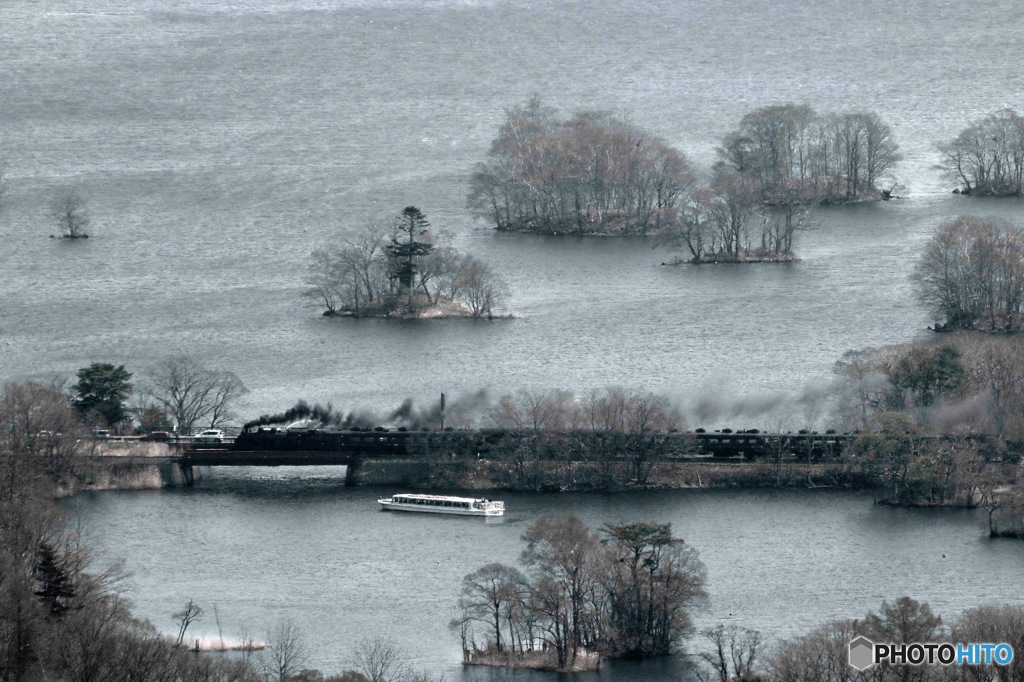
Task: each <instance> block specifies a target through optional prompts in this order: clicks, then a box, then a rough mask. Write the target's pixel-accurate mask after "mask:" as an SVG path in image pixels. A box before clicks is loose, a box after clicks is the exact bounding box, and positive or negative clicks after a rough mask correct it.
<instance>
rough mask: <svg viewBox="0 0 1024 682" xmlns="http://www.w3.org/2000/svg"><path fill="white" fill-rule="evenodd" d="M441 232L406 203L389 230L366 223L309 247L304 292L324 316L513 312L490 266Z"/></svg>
mask: <svg viewBox="0 0 1024 682" xmlns="http://www.w3.org/2000/svg"><path fill="white" fill-rule="evenodd" d="M449 241H450V240H449V237H448V235H447V234H445V233H443V232H442V233H441V234H439V235H436V236H435V235H432V234H431V232H430V223H429V222H428V221H427V217H426V216H425V215H424V214H423V213H422V212H421V211H420V210H419V209H418V208H416V207H415V206H407V207H406V208H405V209H403V210H402V212H401V213H400V214H399V215H398V216H396V217H395V219H394V222H393V224H392V226H391V228H390V229H384V228H381V227H378V226H376V225H370V226H369V227H367V228H365V229H364V230H363V232H361V233H360V234H359V235H357V236H356V237H355V238H349V239H346V240H345V241H344V242H342V244H341V245H340V246H338V247H335V248H321V249H317V250H315V251H314V252H313V254H312V256H311V259H310V264H309V269H308V272H307V276H306V280H305V281H306V284H307V285H309V289H307V291H306V296H307V297H309V298H311V299H313V300H315V301H316V302H317V304H322V305H323V306H324V307H325V308H326V310H325V311H324V313H323V314H324V316H326V317H379V318H388V319H390V318H397V319H442V318H485V319H489V320H490V319H495V318H501V317H511V314H509V313H507V312H505V313H503V312H500V311H499V308H500V307H501V306H502V304H503V302H504V300H505V295H506V291H507V287H506V285H505V283H504V281H503V280H502V279H501V277H499V276H498V275H497V274H496V273H495V272H494V271H493V270H491V269H490V267H488V265H487V264H486V263H484V262H482V261H480V260H479V259H477V258H475V257H473V256H471V255H464V254H461V253H459V251H458V250H457V249H456V248H455V247H453V246H451V245H450V243H449Z"/></svg>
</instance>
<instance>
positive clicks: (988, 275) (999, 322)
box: [917, 216, 1024, 332]
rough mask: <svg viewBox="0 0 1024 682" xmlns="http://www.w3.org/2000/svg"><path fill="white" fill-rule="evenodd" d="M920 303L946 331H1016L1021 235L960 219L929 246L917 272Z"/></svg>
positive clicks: (1020, 320)
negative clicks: (942, 321) (930, 309)
mask: <svg viewBox="0 0 1024 682" xmlns="http://www.w3.org/2000/svg"><path fill="white" fill-rule="evenodd" d="M917 276H918V281H919V282H920V286H921V296H922V298H923V300H924V301H925V302H926V303H928V304H930V305H931V306H932V307H933V308H934V310H935V312H936V313H937V314H939V315H942V316H944V317H945V318H946V322H945V327H946V328H949V329H973V328H987V330H988V331H993V332H994V331H1005V332H1015V331H1020V330H1021V328H1022V325H1024V230H1021V229H1020V228H1019V227H1015V226H1011V225H1007V224H1003V223H999V222H996V221H991V220H983V219H980V218H975V217H973V216H961V217H959V218H957V219H955V220H953V221H951V222H949V223H947V224H946V225H945V226H943V229H942V230H941V231H940V232H939V233H938V234H937V235H936V236H935V237H934V238H933V239H932V240H931V242H930V243H929V244H928V247H927V250H926V251H925V254H924V256H923V257H922V259H921V261H920V263H919V265H918V270H917Z"/></svg>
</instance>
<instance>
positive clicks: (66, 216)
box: [50, 187, 90, 239]
mask: <svg viewBox="0 0 1024 682" xmlns="http://www.w3.org/2000/svg"><path fill="white" fill-rule="evenodd" d="M50 216H51V217H52V218H53V219H54V221H55V222H56V223H57V225H58V227H60V230H61V234H62V235H63V236H65V237H68V238H71V239H77V238H79V237H88V236H89V235H87V234H86V233H85V229H86V228H87V227H88V226H89V222H90V218H89V208H88V205H87V203H86V200H85V197H83V196H82V194H81V192H80V191H79V189H78V188H77V187H69V188H66V189H63V190H61V192H60V193H59V194H58V195H57V197H56V198H55V199H54V200H53V203H52V204H51V205H50Z"/></svg>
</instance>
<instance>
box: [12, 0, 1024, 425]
mask: <svg viewBox="0 0 1024 682" xmlns="http://www.w3.org/2000/svg"><path fill="white" fill-rule="evenodd" d="M1021 11H1022V9H1021V7H1020V6H1019V5H1018V3H1015V2H996V3H986V4H985V5H983V6H970V7H969V6H966V5H964V4H962V3H935V2H898V3H891V2H886V3H880V2H866V3H841V2H828V3H799V2H779V3H772V5H771V7H770V8H769V7H766V6H765V5H764V4H763V3H760V2H729V3H704V2H692V1H691V2H673V3H661V2H628V3H627V2H612V1H608V0H601V1H598V2H588V3H579V2H568V3H566V2H546V1H541V2H517V1H512V2H456V1H447V0H442V1H436V2H356V1H351V0H288V1H284V0H280V1H265V0H239V1H238V2H231V3H227V2H219V1H218V2H215V1H213V0H147V1H146V2H136V1H135V0H132V1H131V2H128V1H127V0H90V1H89V2H84V1H82V0H31V1H29V0H6V1H5V2H4V3H3V7H2V8H0V18H2V21H3V25H4V27H5V30H4V31H2V32H0V150H2V153H3V155H4V156H5V157H6V158H7V162H8V175H9V178H10V180H9V183H8V185H9V187H8V192H7V196H6V198H5V203H6V204H7V207H6V209H5V211H4V213H3V216H2V217H0V239H2V240H3V248H2V249H0V376H3V377H5V378H21V377H27V376H38V375H46V374H50V373H57V374H60V375H64V376H67V375H70V374H72V373H73V372H74V371H75V370H76V369H77V368H79V367H82V366H84V365H86V364H88V363H89V362H93V361H97V360H107V361H114V362H119V363H120V362H123V363H126V364H127V365H128V366H129V369H132V370H134V371H136V372H137V373H139V374H142V373H144V372H145V369H146V367H147V366H148V365H150V364H151V363H152V362H153V361H154V360H155V359H156V358H159V357H163V356H166V355H168V354H171V353H178V352H184V353H188V354H191V355H194V356H196V357H197V358H199V359H200V360H201V361H204V362H206V363H207V364H209V365H211V366H217V367H222V368H226V369H231V370H233V371H235V372H236V373H237V374H238V375H239V376H240V377H241V378H242V380H243V381H244V382H245V383H246V385H247V386H248V387H249V388H250V389H252V393H251V394H250V395H249V396H248V397H247V402H246V403H245V404H244V405H243V406H242V412H243V413H244V414H246V415H249V414H253V413H257V412H263V411H269V410H277V409H280V408H282V407H284V406H287V405H289V404H291V403H292V401H294V400H295V399H296V398H299V397H305V398H307V399H310V400H332V401H333V402H334V403H335V405H340V406H343V407H352V406H355V405H364V404H365V405H371V406H375V407H380V406H393V405H395V404H396V403H397V402H398V401H399V400H401V399H402V398H404V397H406V396H413V397H416V398H417V399H420V400H424V399H429V398H433V397H434V396H436V395H437V394H438V393H439V392H440V391H448V392H456V393H458V392H460V391H468V390H475V389H477V388H479V387H481V386H488V387H490V388H491V389H492V390H493V391H495V392H503V391H511V390H515V389H519V388H546V387H550V386H553V385H556V386H560V387H563V388H566V389H571V390H575V391H580V392H583V391H587V390H589V389H591V388H595V387H603V386H605V385H608V384H624V385H632V386H644V387H649V388H652V389H655V390H660V391H665V392H669V393H672V394H673V395H677V396H680V397H681V398H686V397H687V396H693V395H695V394H698V393H700V392H702V391H705V390H707V389H708V387H714V390H715V391H716V392H724V393H725V394H726V395H729V396H736V395H741V394H749V393H751V392H756V391H766V392H771V391H780V390H781V391H799V390H801V389H802V388H803V387H804V386H805V385H806V384H807V383H812V384H813V383H817V382H821V381H824V380H825V379H827V377H828V376H829V373H830V369H831V366H832V364H833V363H834V361H835V360H836V359H837V358H838V357H839V356H840V355H841V353H842V352H843V351H845V350H847V349H850V348H861V347H865V346H873V345H878V344H883V343H892V342H899V341H906V340H909V339H912V338H915V337H917V336H920V335H921V334H922V333H923V331H922V330H923V329H924V328H925V326H926V325H927V324H928V323H929V322H930V321H931V320H930V316H929V314H928V313H927V311H925V310H923V309H922V308H921V307H920V305H919V304H918V303H917V302H916V299H915V294H914V289H913V286H912V284H911V282H910V279H909V278H910V274H911V270H912V267H911V265H912V261H913V260H914V258H916V256H917V254H918V253H919V252H920V249H921V245H922V244H923V242H924V241H925V240H926V239H927V238H928V237H929V236H930V235H931V234H932V233H934V231H935V230H936V228H937V226H938V225H939V224H940V223H941V222H942V221H943V220H945V219H947V218H949V217H950V216H953V215H955V214H956V213H959V212H964V211H973V212H980V213H983V214H998V215H1002V216H1007V217H1010V218H1016V217H1017V216H1018V214H1019V212H1020V208H1021V203H1020V202H1018V201H1013V200H1011V201H1003V202H990V201H978V200H967V199H962V198H959V197H952V196H950V195H948V194H947V192H948V190H949V186H948V185H947V184H946V183H945V182H944V181H943V180H942V179H941V177H940V176H939V175H937V174H936V172H935V171H933V170H932V169H931V166H932V164H933V163H934V162H935V161H936V158H935V152H934V143H935V142H937V141H939V140H944V139H949V138H951V137H952V136H954V135H955V134H956V132H957V131H958V130H959V129H960V128H961V127H962V126H963V125H964V124H965V123H966V122H967V121H969V120H971V119H972V118H974V117H977V116H979V115H981V114H983V113H985V112H988V111H990V110H993V109H995V108H997V107H1000V106H1003V105H1006V104H1015V103H1019V102H1020V99H1021V94H1022V91H1024V89H1022V78H1024V76H1022V75H1021V71H1020V69H1018V68H1017V66H1018V64H1017V62H1016V50H1015V49H1011V48H1013V47H1014V46H1016V45H1017V43H1018V38H1019V36H1018V35H1017V31H1018V28H1019V26H1020V25H1021V21H1020V19H1021ZM532 93H537V94H540V95H541V96H542V97H544V98H545V99H546V101H548V102H549V103H550V104H552V105H554V106H557V107H560V108H561V109H562V110H563V111H572V110H578V109H585V108H591V109H593V108H607V109H612V110H614V111H618V112H620V113H624V114H626V115H629V116H630V117H631V118H632V119H633V120H635V121H636V122H637V123H638V124H639V125H642V126H644V127H647V128H649V129H650V130H652V131H653V132H655V133H657V134H659V135H661V136H663V137H665V138H666V139H668V140H669V141H671V142H672V143H673V144H676V145H678V146H679V147H680V148H681V149H683V150H684V151H685V152H686V153H688V154H689V155H690V156H691V157H692V158H693V160H694V162H695V163H696V164H697V165H698V167H703V168H707V167H708V166H709V165H710V163H711V162H712V161H713V159H714V151H713V150H714V146H715V144H716V142H715V140H716V139H717V138H718V137H720V136H721V135H722V134H723V133H725V132H726V131H727V130H729V129H731V128H734V127H735V126H736V125H737V124H738V121H739V119H740V117H741V116H742V115H743V114H744V113H745V112H747V111H749V110H750V109H752V108H754V107H757V106H762V105H765V104H768V103H773V102H785V101H795V102H807V103H809V104H811V105H812V106H814V107H816V108H818V109H819V110H823V111H824V110H835V111H845V110H851V109H860V108H868V109H872V110H876V111H878V112H879V113H880V114H881V115H882V116H883V117H884V118H885V120H887V121H889V122H890V123H891V124H892V126H893V127H894V129H895V131H896V134H897V136H898V139H899V141H900V142H901V143H902V145H903V150H904V152H905V155H906V157H907V158H906V161H905V162H904V163H903V164H902V165H901V166H900V167H899V168H898V174H899V176H900V178H901V179H902V180H903V181H904V182H905V183H906V184H907V185H909V186H910V187H911V190H912V193H911V194H910V195H909V197H908V198H906V199H904V200H902V201H900V202H892V203H889V204H885V205H879V206H865V207H857V208H849V209H843V210H838V211H822V212H821V214H820V216H819V220H818V227H817V229H816V231H815V232H813V233H810V234H806V235H802V236H801V240H800V243H799V245H798V250H799V252H800V255H801V256H802V257H803V259H804V260H803V261H802V262H800V263H795V264H790V265H767V266H756V267H749V266H747V267H743V266H739V267H731V266H730V267H725V266H723V267H705V268H693V267H678V268H668V267H664V268H663V267H660V266H659V263H661V262H662V261H666V260H669V259H670V255H669V254H667V253H665V252H664V250H661V249H652V248H650V247H651V244H650V243H648V242H646V241H641V240H636V241H610V240H594V241H587V242H577V241H574V240H571V239H551V238H535V237H529V236H498V235H495V234H493V233H492V232H490V231H487V230H486V229H482V228H485V227H486V226H485V225H483V224H482V223H479V222H475V221H474V220H473V218H472V217H471V216H469V215H468V214H467V212H466V211H465V209H464V208H463V206H464V201H465V194H466V181H467V174H468V172H469V170H470V168H471V167H472V165H473V163H475V162H476V161H478V160H480V159H481V158H483V155H484V154H485V152H486V149H487V145H488V143H489V141H490V139H491V138H492V137H493V136H494V134H495V132H496V129H497V126H498V124H499V122H500V121H501V119H502V116H503V113H502V112H503V110H504V109H505V108H507V107H510V106H514V105H516V104H518V103H522V102H523V101H525V99H526V98H528V97H529V96H530V95H531V94H532ZM67 184H78V185H80V186H81V188H82V191H83V193H84V194H85V195H86V196H87V197H88V198H89V201H90V208H91V213H92V217H93V225H92V227H91V232H92V234H93V238H92V239H90V240H88V241H86V242H77V243H65V242H62V241H60V240H50V239H47V236H48V235H49V234H50V233H52V232H55V228H54V227H53V226H52V225H51V224H50V223H49V219H48V218H47V215H46V207H47V203H48V201H49V198H50V197H51V196H52V195H53V194H54V192H55V191H56V188H58V187H60V186H64V185H67ZM407 204H416V205H417V206H419V207H420V208H421V209H422V210H423V211H424V212H425V213H426V214H427V215H428V216H429V217H430V218H431V219H432V221H433V224H434V226H435V227H437V228H444V229H448V230H450V231H452V232H454V233H455V235H456V243H457V244H458V245H459V246H460V247H461V248H462V249H464V250H465V251H467V252H472V253H474V254H476V255H478V256H480V257H483V258H485V259H487V260H488V261H489V262H491V263H492V264H493V266H494V267H495V268H496V269H497V270H498V271H500V272H501V273H502V274H503V275H504V277H505V278H506V279H507V280H508V281H509V283H510V284H511V289H512V296H511V300H510V307H511V308H512V309H513V310H514V311H515V312H516V313H518V314H519V316H520V317H519V318H518V319H516V320H512V321H500V322H492V323H485V322H481V323H467V322H464V321H450V322H424V323H410V324H399V323H386V322H378V321H361V322H353V321H346V320H325V319H322V318H320V317H319V316H318V312H319V311H318V310H316V309H315V308H310V307H306V306H305V303H306V302H305V301H304V300H303V299H302V297H301V293H302V290H303V284H302V280H303V276H304V269H305V266H306V261H307V257H308V254H309V252H310V251H311V250H312V249H313V248H315V247H317V246H320V245H322V244H324V243H327V242H329V241H330V240H331V239H336V238H337V237H338V236H339V235H341V234H343V233H344V232H345V231H346V230H351V229H354V228H356V227H358V226H360V225H361V224H363V223H364V222H365V221H367V220H369V219H373V218H382V217H383V218H386V217H387V216H388V215H393V214H394V213H395V212H397V211H398V210H400V209H401V207H403V206H405V205H407Z"/></svg>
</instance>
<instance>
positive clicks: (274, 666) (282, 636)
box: [260, 619, 306, 682]
mask: <svg viewBox="0 0 1024 682" xmlns="http://www.w3.org/2000/svg"><path fill="white" fill-rule="evenodd" d="M267 645H268V646H267V648H266V649H265V650H264V651H262V652H261V656H260V658H261V661H262V664H263V670H264V671H265V672H266V673H267V675H268V676H270V677H271V679H273V680H275V681H276V682H287V680H289V679H290V676H291V675H292V674H294V673H296V672H298V671H299V669H300V668H301V667H302V665H303V664H304V663H305V661H306V645H305V643H304V642H303V641H302V633H301V632H300V631H299V628H298V626H296V625H295V623H294V622H292V621H291V620H289V619H286V620H283V621H281V622H279V623H278V624H277V625H275V626H274V629H273V630H272V631H271V632H270V633H268V635H267Z"/></svg>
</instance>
